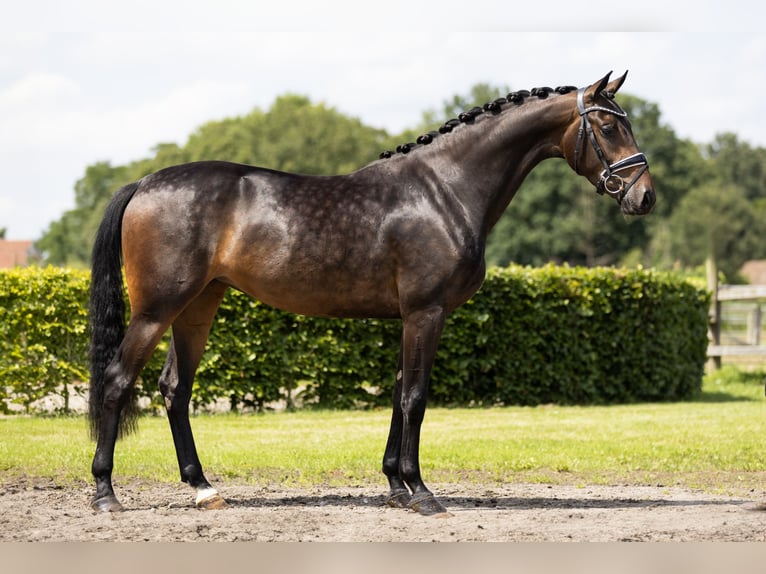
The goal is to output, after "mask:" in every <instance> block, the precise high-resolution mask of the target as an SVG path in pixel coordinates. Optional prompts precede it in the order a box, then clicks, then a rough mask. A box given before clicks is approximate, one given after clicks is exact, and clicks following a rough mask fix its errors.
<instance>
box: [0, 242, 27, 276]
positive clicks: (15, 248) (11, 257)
mask: <svg viewBox="0 0 766 574" xmlns="http://www.w3.org/2000/svg"><path fill="white" fill-rule="evenodd" d="M33 251H34V248H33V247H32V241H11V240H8V239H0V269H8V268H10V267H26V265H27V264H28V263H29V258H30V255H31V254H32V253H33Z"/></svg>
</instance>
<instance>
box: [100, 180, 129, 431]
mask: <svg viewBox="0 0 766 574" xmlns="http://www.w3.org/2000/svg"><path fill="white" fill-rule="evenodd" d="M137 189H138V183H131V184H128V185H126V186H125V187H123V188H122V189H120V190H119V191H118V192H117V193H115V195H114V197H113V198H112V200H111V201H110V202H109V205H108V206H107V208H106V212H105V213H104V218H103V220H102V221H101V225H99V228H98V232H97V233H96V241H95V243H94V244H93V253H92V258H91V280H90V281H91V283H90V309H89V312H90V351H89V355H90V396H89V399H88V415H89V418H90V431H91V436H92V437H93V438H94V439H95V438H98V432H99V425H100V421H101V413H102V410H103V405H104V375H105V372H106V368H107V366H108V365H109V363H110V362H111V360H112V359H113V358H114V355H115V353H116V352H117V348H118V347H119V346H120V343H122V339H123V338H124V336H125V295H124V290H123V285H122V216H123V214H124V212H125V208H126V207H127V205H128V203H129V202H130V200H131V199H132V198H133V195H134V194H135V192H136V190H137ZM137 416H138V407H137V404H136V401H135V394H134V395H133V396H131V400H129V401H128V404H126V405H125V406H124V407H123V412H122V417H121V418H120V434H127V433H129V432H131V431H132V430H134V429H135V427H136V420H137Z"/></svg>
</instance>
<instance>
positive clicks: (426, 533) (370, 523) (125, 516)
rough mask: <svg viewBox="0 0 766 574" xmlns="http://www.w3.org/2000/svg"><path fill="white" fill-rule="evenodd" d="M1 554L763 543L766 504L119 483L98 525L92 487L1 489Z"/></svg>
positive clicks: (456, 489)
mask: <svg viewBox="0 0 766 574" xmlns="http://www.w3.org/2000/svg"><path fill="white" fill-rule="evenodd" d="M2 483H3V487H2V489H1V491H0V516H2V522H3V525H4V527H3V528H2V529H0V541H2V542H39V541H67V542H72V541H162V542H167V541H304V542H306V541H356V542H394V541H444V542H454V541H477V542H478V541H502V542H509V541H551V542H560V541H593V542H595V541H599V542H618V541H717V542H720V541H750V542H756V541H766V512H764V511H763V510H762V507H763V503H764V502H765V501H766V492H753V491H750V492H748V493H747V494H746V495H742V496H726V495H713V494H709V493H704V492H699V491H693V490H689V489H682V488H678V487H647V486H585V487H577V486H560V485H539V484H509V485H487V486H482V485H476V484H471V485H468V486H457V485H450V484H446V485H444V484H443V485H432V490H434V492H435V493H437V495H438V497H439V499H440V500H441V501H442V503H443V504H444V505H445V506H446V507H447V509H448V510H449V512H450V514H451V516H449V517H446V518H434V517H423V516H419V515H417V514H415V513H413V512H410V511H407V510H401V509H393V508H388V507H386V506H385V497H384V494H385V493H384V487H383V485H381V486H380V487H358V488H330V487H328V488H316V489H311V490H300V489H294V488H287V489H286V488H277V487H274V488H271V487H258V486H251V485H242V484H224V485H221V486H220V487H219V490H220V492H221V494H222V495H223V496H224V497H225V498H226V499H227V501H228V502H229V507H228V508H227V509H225V510H218V511H201V510H197V509H195V508H194V507H193V491H192V489H190V488H189V487H187V486H186V485H183V484H177V485H176V484H161V483H146V482H136V483H129V484H118V483H115V488H116V490H117V494H118V497H119V498H120V499H121V502H122V503H123V505H124V506H125V508H126V511H125V512H122V513H116V514H106V515H100V514H95V513H93V512H92V511H91V510H90V508H89V506H88V502H89V500H90V496H91V494H92V486H91V485H90V484H86V483H83V484H81V485H78V486H73V487H61V486H59V485H57V484H54V483H53V482H50V481H44V480H33V479H24V478H21V479H18V478H16V479H9V478H7V477H6V478H5V479H4V480H2Z"/></svg>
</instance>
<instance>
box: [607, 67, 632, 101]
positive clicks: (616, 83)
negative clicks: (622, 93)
mask: <svg viewBox="0 0 766 574" xmlns="http://www.w3.org/2000/svg"><path fill="white" fill-rule="evenodd" d="M627 77H628V71H627V70H625V73H624V74H623V75H622V76H620V77H619V78H617V79H616V80H612V81H611V82H609V84H608V85H607V86H606V92H607V93H608V94H609V95H610V96H611V97H614V95H615V94H616V93H617V90H619V89H620V88H621V87H622V85H623V84H624V83H625V78H627Z"/></svg>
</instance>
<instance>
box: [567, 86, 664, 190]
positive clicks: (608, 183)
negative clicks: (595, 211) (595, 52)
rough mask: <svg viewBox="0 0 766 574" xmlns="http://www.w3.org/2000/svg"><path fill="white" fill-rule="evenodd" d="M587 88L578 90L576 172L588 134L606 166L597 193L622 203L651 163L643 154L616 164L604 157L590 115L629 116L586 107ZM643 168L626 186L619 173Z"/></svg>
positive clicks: (617, 111) (623, 112) (616, 111)
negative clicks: (582, 143) (578, 121)
mask: <svg viewBox="0 0 766 574" xmlns="http://www.w3.org/2000/svg"><path fill="white" fill-rule="evenodd" d="M584 96H585V88H580V89H579V90H577V111H578V113H579V114H580V129H579V130H578V131H577V143H576V144H575V166H574V169H575V172H576V173H579V171H578V170H577V160H578V159H579V158H580V152H581V149H580V145H581V142H582V141H583V140H584V139H585V134H586V133H587V134H588V140H590V144H591V146H592V147H593V150H594V151H595V152H596V155H597V156H598V159H599V160H600V161H601V164H602V165H603V166H604V170H603V171H602V172H601V175H600V176H599V182H598V185H597V186H596V191H597V192H598V193H599V194H600V195H603V194H604V193H607V194H608V195H610V196H611V197H615V198H617V201H622V198H623V197H624V196H625V194H626V193H628V190H630V188H631V187H633V184H634V183H636V181H638V178H639V177H641V175H642V174H643V173H644V172H645V171H646V170H647V169H648V168H649V162H648V161H647V159H646V156H645V155H644V154H643V153H640V152H639V153H634V154H633V155H631V156H628V157H626V158H623V159H621V160H618V161H616V162H614V163H611V164H610V163H609V161H608V160H607V159H606V157H605V156H604V150H603V149H601V146H600V145H599V143H598V140H597V139H596V134H594V133H593V126H592V125H591V123H590V119H589V118H588V114H589V113H591V112H606V113H609V114H613V115H615V116H617V117H620V118H625V117H627V116H628V114H627V113H626V112H625V111H623V110H620V109H616V110H615V109H612V108H605V107H603V106H591V107H589V108H586V107H585V101H584V100H585V98H584ZM639 165H640V166H643V167H642V168H641V169H640V170H639V171H638V173H637V174H636V175H635V176H634V177H633V179H631V180H630V182H629V183H628V184H627V185H626V184H625V180H624V179H623V178H622V176H621V175H619V174H618V173H617V172H620V171H623V170H626V169H630V168H633V167H636V166H639Z"/></svg>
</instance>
